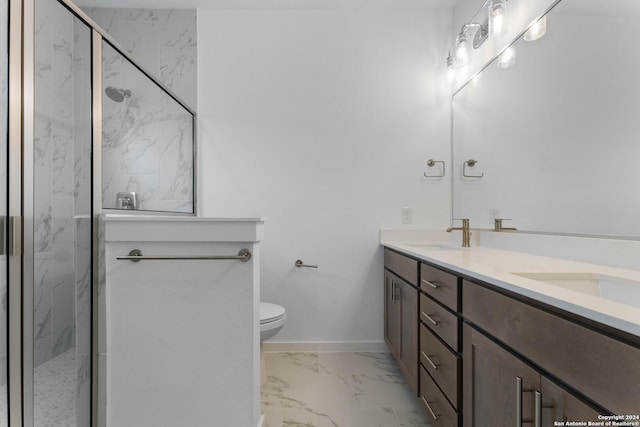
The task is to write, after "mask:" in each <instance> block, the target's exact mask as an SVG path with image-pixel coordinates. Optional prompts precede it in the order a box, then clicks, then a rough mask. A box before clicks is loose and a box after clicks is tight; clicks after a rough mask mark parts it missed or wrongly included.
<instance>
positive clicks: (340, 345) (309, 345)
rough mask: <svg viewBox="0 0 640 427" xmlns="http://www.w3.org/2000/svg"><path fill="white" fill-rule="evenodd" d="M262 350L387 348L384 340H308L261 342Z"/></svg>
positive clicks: (367, 350) (371, 350) (383, 350)
mask: <svg viewBox="0 0 640 427" xmlns="http://www.w3.org/2000/svg"><path fill="white" fill-rule="evenodd" d="M262 350H263V351H273V352H280V351H301V352H308V351H312V352H337V351H346V352H357V353H388V352H389V348H388V347H387V344H386V343H385V342H384V341H356V342H345V341H308V342H300V341H296V342H273V341H265V342H263V343H262Z"/></svg>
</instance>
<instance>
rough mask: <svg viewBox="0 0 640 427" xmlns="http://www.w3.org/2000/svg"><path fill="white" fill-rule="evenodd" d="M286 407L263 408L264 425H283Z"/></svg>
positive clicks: (280, 426) (270, 426) (264, 426)
mask: <svg viewBox="0 0 640 427" xmlns="http://www.w3.org/2000/svg"><path fill="white" fill-rule="evenodd" d="M283 413H284V409H282V408H270V409H265V408H264V407H263V408H262V414H263V415H264V424H263V427H283V426H282V416H283Z"/></svg>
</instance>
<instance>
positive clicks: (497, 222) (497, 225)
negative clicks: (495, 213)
mask: <svg viewBox="0 0 640 427" xmlns="http://www.w3.org/2000/svg"><path fill="white" fill-rule="evenodd" d="M502 221H511V220H510V219H508V218H495V219H494V220H493V231H518V229H517V228H515V227H503V226H502Z"/></svg>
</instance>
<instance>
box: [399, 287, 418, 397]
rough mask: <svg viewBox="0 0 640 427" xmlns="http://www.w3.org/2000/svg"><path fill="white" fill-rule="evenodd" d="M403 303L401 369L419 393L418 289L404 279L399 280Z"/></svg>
mask: <svg viewBox="0 0 640 427" xmlns="http://www.w3.org/2000/svg"><path fill="white" fill-rule="evenodd" d="M397 291H399V293H400V295H399V297H400V304H401V308H400V311H401V324H400V328H401V330H400V358H399V360H398V362H399V364H400V369H402V371H403V372H404V374H405V376H406V377H407V382H408V383H409V386H411V389H413V391H414V392H416V394H417V393H418V290H417V289H415V288H414V287H412V286H410V285H409V284H408V283H405V282H404V281H399V283H398V289H397Z"/></svg>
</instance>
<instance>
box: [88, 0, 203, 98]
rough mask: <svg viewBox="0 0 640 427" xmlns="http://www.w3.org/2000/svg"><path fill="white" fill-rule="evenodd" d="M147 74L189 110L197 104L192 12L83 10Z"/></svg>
mask: <svg viewBox="0 0 640 427" xmlns="http://www.w3.org/2000/svg"><path fill="white" fill-rule="evenodd" d="M83 10H84V11H85V13H87V14H88V15H89V16H90V17H91V18H92V19H93V20H94V21H95V22H96V23H97V24H98V25H100V27H102V29H104V30H105V31H106V32H107V33H108V34H109V35H110V36H111V37H113V38H114V39H115V40H116V41H117V42H118V43H119V44H120V45H121V46H122V47H123V48H125V49H126V50H127V51H128V52H129V53H130V54H131V56H133V58H135V60H136V61H137V62H138V63H139V64H140V65H142V66H143V67H144V68H145V69H146V70H147V71H149V72H150V73H152V74H153V75H154V76H155V77H157V78H158V79H159V80H160V81H161V82H162V83H163V84H165V85H166V86H167V87H169V88H171V90H172V91H173V92H175V93H176V95H178V96H179V97H180V99H182V100H183V101H184V102H185V103H186V104H187V105H189V106H190V107H191V108H192V109H194V110H195V108H196V106H197V105H196V101H197V95H196V94H197V81H196V75H197V42H196V40H197V22H196V19H197V15H196V10H195V9H113V8H101V7H97V8H83Z"/></svg>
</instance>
